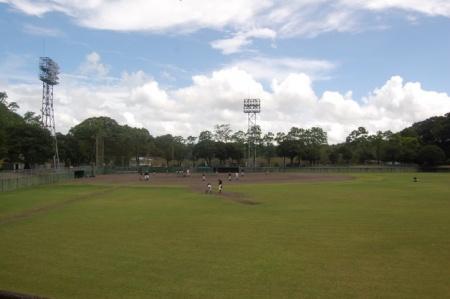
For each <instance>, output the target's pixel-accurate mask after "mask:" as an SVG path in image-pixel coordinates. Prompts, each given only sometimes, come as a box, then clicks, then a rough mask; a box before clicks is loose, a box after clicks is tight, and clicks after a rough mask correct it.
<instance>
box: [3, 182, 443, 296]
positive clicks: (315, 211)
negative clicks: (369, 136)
mask: <svg viewBox="0 0 450 299" xmlns="http://www.w3.org/2000/svg"><path fill="white" fill-rule="evenodd" d="M413 176H418V177H419V179H420V182H418V183H413V182H412V177H413ZM225 189H226V191H227V190H228V189H227V186H226V185H225ZM232 191H233V192H239V193H243V194H245V195H246V196H248V197H249V198H251V199H252V200H253V201H257V202H259V203H260V204H258V205H245V204H240V203H236V202H232V201H230V200H225V199H221V198H219V197H216V196H208V195H204V194H197V193H194V192H191V191H189V190H187V189H185V188H181V187H151V186H150V187H146V186H144V187H138V186H119V185H109V186H93V185H70V184H68V185H58V186H45V187H39V188H33V189H27V190H22V191H16V192H10V193H0V290H9V291H15V292H23V293H30V294H35V295H39V296H45V297H50V298H450V175H449V174H372V175H355V179H354V180H350V181H343V182H342V181H341V182H323V183H320V182H313V183H311V182H305V183H289V184H277V185H239V186H233V190H232Z"/></svg>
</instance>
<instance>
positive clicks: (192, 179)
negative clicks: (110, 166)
mask: <svg viewBox="0 0 450 299" xmlns="http://www.w3.org/2000/svg"><path fill="white" fill-rule="evenodd" d="M205 176H206V179H205V181H203V180H202V174H200V173H194V174H191V175H190V176H182V175H177V174H174V173H167V174H166V173H152V174H150V179H149V180H148V181H146V180H144V178H143V177H142V176H140V175H139V174H137V173H132V174H130V173H127V174H110V175H100V176H97V177H94V178H85V179H80V180H78V182H79V183H84V184H114V185H116V186H117V185H136V186H139V185H142V186H145V185H147V186H185V187H188V188H189V189H191V190H194V191H196V192H201V193H204V192H205V191H206V185H207V184H208V183H211V185H212V190H213V194H214V195H220V196H221V197H223V198H224V199H229V200H233V201H236V202H239V203H243V204H258V203H257V202H255V201H253V200H251V199H249V198H246V197H245V196H244V195H243V194H239V193H235V192H230V191H227V186H229V185H241V184H280V183H281V184H282V183H301V182H326V181H328V182H331V181H343V180H351V179H352V177H351V176H349V175H336V174H305V173H246V174H245V175H244V176H242V175H240V176H239V178H236V176H235V174H234V173H232V174H231V180H229V179H228V174H227V173H219V174H214V173H213V174H211V173H209V174H205ZM219 179H220V180H222V182H223V188H224V191H223V192H222V193H221V194H219V193H218V191H217V187H218V180H219Z"/></svg>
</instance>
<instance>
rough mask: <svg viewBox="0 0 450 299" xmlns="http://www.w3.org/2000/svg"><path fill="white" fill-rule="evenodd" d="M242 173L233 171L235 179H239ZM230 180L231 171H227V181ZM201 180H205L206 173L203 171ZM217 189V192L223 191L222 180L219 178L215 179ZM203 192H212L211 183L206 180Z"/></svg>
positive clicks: (242, 175)
mask: <svg viewBox="0 0 450 299" xmlns="http://www.w3.org/2000/svg"><path fill="white" fill-rule="evenodd" d="M216 175H218V173H217V172H216ZM244 175H245V174H244V172H243V171H242V172H241V173H239V172H235V173H234V179H235V180H236V181H239V177H244ZM232 180H233V176H232V174H231V172H229V173H228V181H229V182H231V181H232ZM202 181H203V182H206V175H205V174H204V173H203V174H202ZM217 191H218V192H219V193H222V191H223V182H222V180H221V179H217ZM205 193H207V194H211V193H212V184H211V183H210V182H208V183H207V184H206V191H205Z"/></svg>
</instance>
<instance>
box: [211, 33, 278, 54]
mask: <svg viewBox="0 0 450 299" xmlns="http://www.w3.org/2000/svg"><path fill="white" fill-rule="evenodd" d="M276 36H277V33H276V32H275V31H273V30H271V29H269V28H258V29H252V30H249V31H246V32H238V33H236V34H235V35H234V36H233V37H231V38H227V39H220V40H216V41H213V42H212V43H211V46H212V47H213V48H214V49H219V50H221V51H222V53H223V54H226V55H228V54H233V53H238V52H241V51H242V49H243V48H244V47H245V46H247V45H250V44H251V43H252V39H254V38H259V39H272V40H273V39H275V38H276Z"/></svg>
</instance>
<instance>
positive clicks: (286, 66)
mask: <svg viewBox="0 0 450 299" xmlns="http://www.w3.org/2000/svg"><path fill="white" fill-rule="evenodd" d="M231 66H234V67H238V68H240V69H242V70H245V71H246V72H248V73H249V74H251V75H252V76H253V77H254V78H255V79H258V80H266V81H271V80H273V79H277V80H282V79H284V78H286V77H287V76H288V75H289V74H292V73H305V74H307V75H308V76H310V77H311V78H313V79H314V80H320V79H326V78H327V77H328V74H329V73H330V72H331V71H332V70H334V69H335V68H336V66H337V63H335V62H331V61H327V60H320V59H304V58H295V57H281V58H271V57H265V56H255V57H253V58H248V59H241V60H236V61H234V62H233V63H231Z"/></svg>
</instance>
